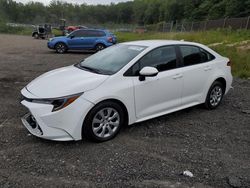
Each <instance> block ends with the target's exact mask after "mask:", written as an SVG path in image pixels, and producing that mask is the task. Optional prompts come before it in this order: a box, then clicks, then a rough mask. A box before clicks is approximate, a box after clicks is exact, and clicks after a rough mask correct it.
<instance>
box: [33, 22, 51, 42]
mask: <svg viewBox="0 0 250 188" xmlns="http://www.w3.org/2000/svg"><path fill="white" fill-rule="evenodd" d="M51 34H52V27H51V25H47V24H44V25H38V26H35V28H34V30H33V32H32V37H34V38H35V39H39V38H41V39H45V38H48V37H49V36H50V35H51Z"/></svg>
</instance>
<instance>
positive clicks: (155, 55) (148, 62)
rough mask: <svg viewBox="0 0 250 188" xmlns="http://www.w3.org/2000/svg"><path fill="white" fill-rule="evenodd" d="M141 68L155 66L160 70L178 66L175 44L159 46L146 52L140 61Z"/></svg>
mask: <svg viewBox="0 0 250 188" xmlns="http://www.w3.org/2000/svg"><path fill="white" fill-rule="evenodd" d="M139 63H140V69H142V68H143V67H146V66H150V67H155V68H157V69H158V71H160V72H161V71H166V70H170V69H174V68H176V53H175V47H174V46H166V47H161V48H157V49H155V50H153V51H151V52H149V53H148V54H146V55H145V56H144V57H143V58H142V59H141V60H140V61H139Z"/></svg>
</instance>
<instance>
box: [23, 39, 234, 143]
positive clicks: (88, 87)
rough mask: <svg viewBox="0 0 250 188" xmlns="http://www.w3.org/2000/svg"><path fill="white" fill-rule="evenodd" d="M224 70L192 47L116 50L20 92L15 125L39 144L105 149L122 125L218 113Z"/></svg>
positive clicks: (227, 84)
mask: <svg viewBox="0 0 250 188" xmlns="http://www.w3.org/2000/svg"><path fill="white" fill-rule="evenodd" d="M230 65H231V63H230V60H229V59H228V58H226V57H222V56H221V55H219V54H218V53H216V52H215V51H213V50H211V49H210V48H208V47H206V46H204V45H202V44H198V43H191V42H183V41H154V40H153V41H135V42H127V43H121V44H117V45H115V46H112V47H110V48H107V49H105V50H103V51H101V52H98V53H96V54H94V55H92V56H90V57H88V58H87V59H85V60H84V61H82V62H81V63H78V64H75V65H72V66H68V67H64V68H60V69H56V70H53V71H51V72H48V73H45V74H44V75H42V76H40V77H38V78H37V79H35V80H34V81H32V82H31V83H30V84H28V85H27V86H26V87H25V88H23V89H22V91H21V93H22V95H23V100H22V102H21V103H22V104H23V105H24V106H25V107H26V108H27V109H28V111H29V113H28V114H26V115H25V116H24V117H23V118H22V122H23V124H24V125H25V127H26V128H27V129H28V130H29V131H30V132H31V133H32V134H33V135H35V136H38V137H41V138H45V139H50V140H60V141H62V140H63V141H66V140H80V139H82V138H83V137H87V138H90V139H92V140H94V141H98V142H101V141H106V140H109V139H112V138H114V137H115V136H116V135H117V133H118V132H119V130H120V129H121V127H123V126H125V125H126V124H129V125H130V124H133V123H136V122H141V121H144V120H148V119H151V118H154V117H158V116H161V115H164V114H168V113H171V112H174V111H177V110H181V109H184V108H188V107H191V106H194V105H198V104H205V106H206V107H207V108H208V109H215V108H217V107H218V106H219V105H220V103H221V101H222V98H223V96H224V95H225V94H226V93H228V91H229V89H230V88H231V84H232V75H231V67H230Z"/></svg>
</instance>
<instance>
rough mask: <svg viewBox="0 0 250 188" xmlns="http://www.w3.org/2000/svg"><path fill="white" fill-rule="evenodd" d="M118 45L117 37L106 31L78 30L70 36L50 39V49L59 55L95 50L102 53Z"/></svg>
mask: <svg viewBox="0 0 250 188" xmlns="http://www.w3.org/2000/svg"><path fill="white" fill-rule="evenodd" d="M116 43H117V39H116V36H115V35H114V34H113V33H111V32H109V31H108V30H104V29H78V30H75V31H73V32H71V33H70V34H69V35H68V36H61V37H54V38H50V39H49V41H48V48H50V49H54V50H56V52H57V53H65V52H67V51H68V50H95V51H100V50H102V49H104V48H106V47H109V46H112V45H114V44H116Z"/></svg>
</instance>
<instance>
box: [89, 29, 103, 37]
mask: <svg viewBox="0 0 250 188" xmlns="http://www.w3.org/2000/svg"><path fill="white" fill-rule="evenodd" d="M87 35H88V37H103V36H105V35H106V34H105V33H104V32H103V31H91V30H89V31H88V32H87Z"/></svg>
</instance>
